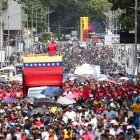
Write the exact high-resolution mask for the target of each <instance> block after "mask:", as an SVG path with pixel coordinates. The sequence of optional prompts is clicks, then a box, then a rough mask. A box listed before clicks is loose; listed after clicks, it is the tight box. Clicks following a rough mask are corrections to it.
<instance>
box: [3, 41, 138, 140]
mask: <svg viewBox="0 0 140 140" xmlns="http://www.w3.org/2000/svg"><path fill="white" fill-rule="evenodd" d="M65 45H66V44H64V45H62V47H61V48H60V50H61V53H63V55H64V62H65V72H66V73H72V72H73V71H74V67H75V66H77V65H81V64H82V63H84V62H87V63H89V64H96V65H100V66H101V67H102V71H103V73H106V72H107V71H116V70H118V66H117V65H116V64H114V63H113V62H112V60H111V57H112V49H111V48H109V47H99V46H98V47H97V46H95V47H92V46H91V47H90V46H89V48H87V49H78V48H77V47H76V46H77V45H78V44H77V43H75V44H74V46H73V47H72V48H71V47H69V48H68V47H67V45H66V46H65ZM65 47H66V48H65ZM101 56H102V57H101ZM83 79H84V80H82V81H79V80H78V78H77V79H73V80H70V79H67V80H65V82H63V87H62V88H63V90H64V93H63V95H62V96H68V95H72V94H73V95H75V96H73V98H74V100H76V103H74V104H69V105H66V104H58V105H57V107H54V106H47V109H48V110H49V111H46V112H44V113H43V112H40V113H39V112H38V113H33V110H34V109H35V108H37V106H35V104H34V102H32V101H30V100H26V99H22V98H20V97H19V98H18V101H16V102H11V103H5V102H3V98H5V96H4V97H3V98H1V102H0V140H139V139H140V87H139V86H138V85H135V84H134V83H133V82H132V81H129V80H128V81H124V80H122V81H119V82H118V81H117V82H116V83H115V82H107V81H97V80H95V79H93V78H91V77H88V78H86V77H85V78H83ZM0 89H1V91H0V92H1V93H4V92H7V93H10V96H8V97H14V96H11V95H14V93H15V92H21V90H22V84H19V83H17V82H11V83H10V84H6V85H0ZM4 95H5V94H4ZM71 97H72V96H71ZM42 108H43V107H42Z"/></svg>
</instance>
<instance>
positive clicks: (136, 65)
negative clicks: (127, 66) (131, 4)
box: [134, 0, 138, 74]
mask: <svg viewBox="0 0 140 140" xmlns="http://www.w3.org/2000/svg"><path fill="white" fill-rule="evenodd" d="M137 10H138V0H135V47H134V48H135V49H134V62H135V63H134V65H135V70H136V74H138V58H137V34H138V33H137V26H138V15H137ZM134 74H135V73H134Z"/></svg>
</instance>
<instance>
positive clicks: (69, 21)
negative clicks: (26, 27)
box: [23, 0, 111, 32]
mask: <svg viewBox="0 0 140 140" xmlns="http://www.w3.org/2000/svg"><path fill="white" fill-rule="evenodd" d="M23 1H24V3H25V5H26V6H28V7H30V9H31V7H32V4H33V5H40V7H41V9H42V10H43V11H44V12H45V10H46V7H50V10H54V12H53V13H51V14H50V27H51V31H53V32H58V31H59V25H60V26H61V27H74V28H75V29H78V28H79V19H80V17H81V16H88V17H89V19H90V21H91V22H93V21H95V20H104V19H105V16H104V14H103V12H105V11H107V10H108V9H109V8H110V6H111V4H110V3H109V2H108V0H32V1H29V0H23ZM31 16H32V13H31V10H30V13H29V21H31ZM34 22H35V21H34ZM39 22H40V20H38V23H39ZM43 22H45V21H44V20H43ZM30 24H31V23H30ZM40 25H41V26H43V28H47V26H46V25H44V23H41V24H40ZM66 31H67V30H66Z"/></svg>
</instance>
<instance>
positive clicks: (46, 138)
mask: <svg viewBox="0 0 140 140" xmlns="http://www.w3.org/2000/svg"><path fill="white" fill-rule="evenodd" d="M48 139H49V135H47V136H46V137H45V139H44V140H48ZM54 140H58V138H57V136H56V135H54Z"/></svg>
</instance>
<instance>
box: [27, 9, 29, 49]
mask: <svg viewBox="0 0 140 140" xmlns="http://www.w3.org/2000/svg"><path fill="white" fill-rule="evenodd" d="M28 14H29V11H28V9H27V48H29V29H28V28H29V23H28Z"/></svg>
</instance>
